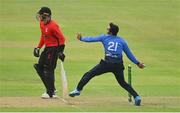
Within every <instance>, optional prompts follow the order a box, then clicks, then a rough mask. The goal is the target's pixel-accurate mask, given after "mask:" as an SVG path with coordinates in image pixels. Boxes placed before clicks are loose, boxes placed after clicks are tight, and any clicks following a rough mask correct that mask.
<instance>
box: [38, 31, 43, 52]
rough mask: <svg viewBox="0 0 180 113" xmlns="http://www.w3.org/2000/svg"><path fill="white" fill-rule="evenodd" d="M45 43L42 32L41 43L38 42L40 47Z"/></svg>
mask: <svg viewBox="0 0 180 113" xmlns="http://www.w3.org/2000/svg"><path fill="white" fill-rule="evenodd" d="M43 45H44V38H43V37H42V34H41V38H40V41H39V44H38V48H40V49H41V48H42V46H43Z"/></svg>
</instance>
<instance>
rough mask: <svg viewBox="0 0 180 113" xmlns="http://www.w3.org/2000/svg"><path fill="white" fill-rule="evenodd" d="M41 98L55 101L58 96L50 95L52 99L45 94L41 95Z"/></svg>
mask: <svg viewBox="0 0 180 113" xmlns="http://www.w3.org/2000/svg"><path fill="white" fill-rule="evenodd" d="M41 98H42V99H52V98H53V99H55V98H58V96H57V95H56V94H53V95H52V97H50V96H49V95H48V94H47V93H46V92H45V93H43V94H42V95H41Z"/></svg>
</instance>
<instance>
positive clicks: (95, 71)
mask: <svg viewBox="0 0 180 113" xmlns="http://www.w3.org/2000/svg"><path fill="white" fill-rule="evenodd" d="M107 72H112V73H113V74H114V75H115V77H116V80H117V81H118V83H119V85H120V86H121V87H123V88H124V89H125V90H126V91H128V92H129V93H130V94H131V95H132V96H133V97H136V96H138V94H137V93H136V91H135V90H134V89H133V88H132V87H131V86H130V85H129V84H128V83H127V82H126V81H125V79H124V65H123V63H110V62H107V61H104V60H101V61H100V63H99V64H97V65H96V66H95V67H94V68H92V69H91V70H90V71H88V72H86V73H85V74H84V75H83V77H82V78H81V80H80V81H79V83H78V86H77V90H79V91H81V90H82V89H83V87H84V86H85V85H86V84H87V83H88V82H89V81H90V80H91V79H92V78H93V77H95V76H99V75H101V74H103V73H107Z"/></svg>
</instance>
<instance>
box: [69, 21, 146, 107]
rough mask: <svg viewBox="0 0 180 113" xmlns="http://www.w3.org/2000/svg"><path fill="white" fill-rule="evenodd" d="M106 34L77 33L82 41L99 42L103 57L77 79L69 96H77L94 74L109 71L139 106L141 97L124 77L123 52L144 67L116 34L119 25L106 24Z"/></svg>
mask: <svg viewBox="0 0 180 113" xmlns="http://www.w3.org/2000/svg"><path fill="white" fill-rule="evenodd" d="M107 30H108V32H107V34H106V35H105V34H102V35H100V36H96V37H92V36H82V35H81V34H80V33H77V39H78V40H80V41H83V42H101V43H102V44H103V46H104V50H105V58H104V60H101V61H100V63H99V64H97V65H96V66H95V67H94V68H92V69H91V70H89V71H88V72H86V73H85V74H84V75H83V77H82V78H81V80H80V81H79V83H78V85H77V87H76V89H75V90H74V91H72V92H70V93H69V96H71V97H75V96H79V95H80V92H81V91H82V90H83V87H84V86H85V85H86V84H87V83H88V82H89V81H90V80H91V79H92V78H93V77H95V76H98V75H101V74H103V73H107V72H111V73H113V74H114V75H115V78H116V80H117V81H118V83H119V85H120V86H121V87H123V88H124V89H125V90H126V91H128V92H129V93H130V94H131V95H132V96H133V97H134V102H135V105H136V106H140V104H141V98H140V96H139V95H138V94H137V92H136V91H135V90H134V89H133V88H132V87H131V86H130V85H129V84H128V83H127V82H126V81H125V79H124V65H123V56H122V52H124V53H125V54H126V55H127V57H128V58H129V59H130V60H131V61H132V62H133V63H134V64H136V65H137V66H138V67H139V68H141V69H143V68H144V67H145V65H144V63H141V62H140V61H138V60H137V59H136V58H135V56H134V55H133V54H132V52H131V50H130V49H129V47H128V45H127V43H126V41H125V40H124V39H122V38H121V37H120V36H117V33H118V31H119V27H118V26H117V25H115V24H113V23H110V24H109V26H108V29H107Z"/></svg>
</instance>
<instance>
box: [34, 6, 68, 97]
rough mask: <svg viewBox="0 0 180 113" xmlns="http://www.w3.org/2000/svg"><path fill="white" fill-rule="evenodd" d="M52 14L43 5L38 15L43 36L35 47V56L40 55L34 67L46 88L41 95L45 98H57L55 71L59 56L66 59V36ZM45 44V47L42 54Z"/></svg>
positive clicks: (62, 59)
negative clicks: (52, 17)
mask: <svg viewBox="0 0 180 113" xmlns="http://www.w3.org/2000/svg"><path fill="white" fill-rule="evenodd" d="M51 15H52V13H51V10H50V8H48V7H41V8H40V10H39V11H38V12H37V16H36V18H37V19H38V20H39V21H40V29H41V37H40V41H39V44H38V46H37V47H35V48H34V56H35V57H39V60H38V63H37V64H34V68H35V70H36V72H37V74H38V75H39V77H40V78H41V80H42V82H43V84H44V86H45V88H46V91H45V93H43V94H42V96H41V97H42V98H44V99H49V98H57V95H56V94H55V93H56V88H55V85H54V82H55V77H54V71H55V68H56V64H57V60H58V58H59V59H60V60H61V61H62V62H63V61H64V59H65V55H64V48H65V37H64V35H63V33H62V32H61V30H60V28H59V26H58V25H57V23H56V22H55V21H53V20H51ZM43 46H45V47H44V50H43V51H42V53H41V55H40V49H41V48H42V47H43Z"/></svg>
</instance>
